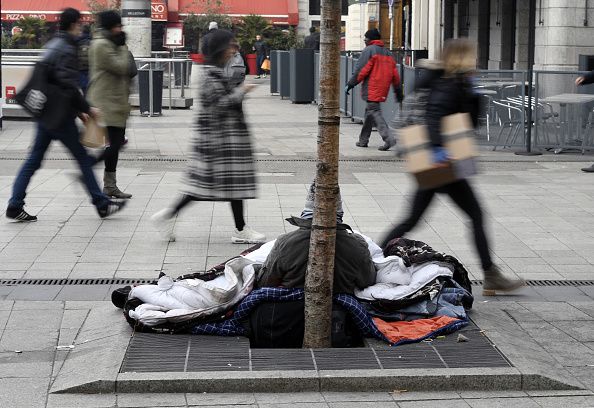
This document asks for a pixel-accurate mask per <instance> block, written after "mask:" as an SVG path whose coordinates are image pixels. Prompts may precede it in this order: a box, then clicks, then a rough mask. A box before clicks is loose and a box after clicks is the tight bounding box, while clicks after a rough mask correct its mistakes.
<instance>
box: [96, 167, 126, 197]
mask: <svg viewBox="0 0 594 408" xmlns="http://www.w3.org/2000/svg"><path fill="white" fill-rule="evenodd" d="M116 183H117V180H116V174H115V171H106V172H104V173H103V194H105V195H106V196H109V197H115V198H130V197H132V194H128V193H124V192H122V191H120V189H119V188H118V186H117V185H116Z"/></svg>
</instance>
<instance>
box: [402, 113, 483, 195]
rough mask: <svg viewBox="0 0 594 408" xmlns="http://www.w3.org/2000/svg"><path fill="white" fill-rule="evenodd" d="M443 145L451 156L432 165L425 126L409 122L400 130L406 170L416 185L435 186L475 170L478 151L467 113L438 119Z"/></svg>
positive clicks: (422, 187) (431, 154)
mask: <svg viewBox="0 0 594 408" xmlns="http://www.w3.org/2000/svg"><path fill="white" fill-rule="evenodd" d="M441 133H442V138H443V141H444V148H445V149H446V151H447V152H448V154H449V156H450V157H451V161H450V162H448V163H445V164H446V165H445V166H443V165H442V166H439V167H438V166H435V165H434V163H433V150H432V146H431V142H430V141H429V131H428V129H427V127H426V126H408V127H406V128H404V129H400V131H399V143H400V145H401V146H402V147H403V153H404V157H405V159H406V162H407V166H408V171H409V172H411V173H412V174H413V175H414V176H415V178H416V180H417V182H418V184H419V188H421V189H427V188H435V187H439V186H443V185H445V184H449V183H452V182H454V181H456V180H459V179H463V178H466V177H469V176H471V175H473V174H476V167H475V164H474V157H475V156H476V155H477V150H476V145H475V140H474V129H473V127H472V122H471V120H470V116H469V115H468V114H467V113H456V114H454V115H450V116H446V117H444V118H443V119H442V122H441Z"/></svg>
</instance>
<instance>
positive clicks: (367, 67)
mask: <svg viewBox="0 0 594 408" xmlns="http://www.w3.org/2000/svg"><path fill="white" fill-rule="evenodd" d="M365 44H366V47H365V49H364V50H363V52H362V53H361V56H360V57H359V59H358V60H357V65H356V66H355V72H353V76H352V77H351V79H350V80H349V82H348V83H347V86H346V88H345V92H346V93H348V92H349V91H350V90H351V89H353V88H354V87H355V86H357V84H358V83H359V82H362V83H363V85H362V86H361V97H362V98H363V100H364V101H367V105H366V106H365V119H364V120H363V127H362V128H361V133H360V134H359V140H358V141H357V142H356V143H355V144H356V145H357V146H358V147H367V146H368V144H369V138H370V136H371V129H372V128H373V125H374V124H375V126H376V127H377V131H378V132H379V134H380V136H381V137H382V139H383V141H384V145H383V146H380V147H379V148H378V150H382V151H385V150H389V149H390V148H391V147H392V146H394V145H395V144H396V139H395V138H394V136H392V134H391V132H390V128H389V127H388V125H387V124H386V121H385V119H384V117H383V116H382V111H381V108H380V102H385V101H386V98H387V97H388V92H389V91H390V85H392V86H393V87H394V91H395V92H396V99H397V100H398V101H399V102H400V101H402V97H401V93H399V88H398V84H399V83H400V76H399V75H398V70H397V69H396V61H394V58H393V57H392V54H391V53H390V51H388V50H387V49H385V48H384V42H383V41H382V36H381V34H380V32H379V31H378V29H377V28H372V29H371V30H368V31H367V32H366V33H365Z"/></svg>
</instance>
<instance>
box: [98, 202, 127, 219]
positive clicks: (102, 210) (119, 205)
mask: <svg viewBox="0 0 594 408" xmlns="http://www.w3.org/2000/svg"><path fill="white" fill-rule="evenodd" d="M125 205H126V202H125V201H122V202H118V201H111V200H110V201H108V202H107V204H105V205H104V206H103V207H97V212H98V213H99V216H100V217H101V218H105V217H109V216H110V215H112V214H115V213H117V212H118V211H120V210H121V209H123V208H124V206H125Z"/></svg>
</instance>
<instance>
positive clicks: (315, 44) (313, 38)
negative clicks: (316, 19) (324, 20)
mask: <svg viewBox="0 0 594 408" xmlns="http://www.w3.org/2000/svg"><path fill="white" fill-rule="evenodd" d="M305 48H306V49H309V50H319V49H320V33H318V32H317V31H316V28H315V27H309V35H308V36H307V37H305Z"/></svg>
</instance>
